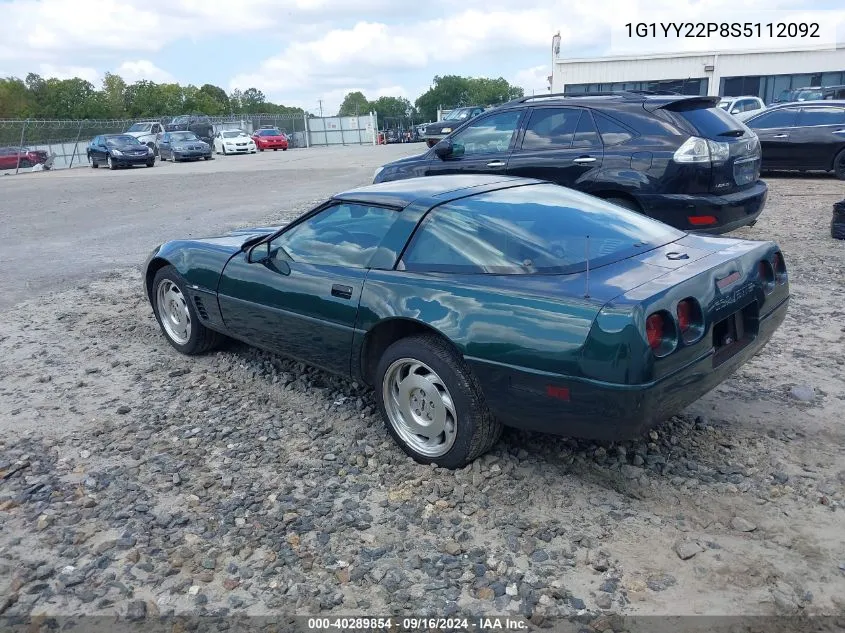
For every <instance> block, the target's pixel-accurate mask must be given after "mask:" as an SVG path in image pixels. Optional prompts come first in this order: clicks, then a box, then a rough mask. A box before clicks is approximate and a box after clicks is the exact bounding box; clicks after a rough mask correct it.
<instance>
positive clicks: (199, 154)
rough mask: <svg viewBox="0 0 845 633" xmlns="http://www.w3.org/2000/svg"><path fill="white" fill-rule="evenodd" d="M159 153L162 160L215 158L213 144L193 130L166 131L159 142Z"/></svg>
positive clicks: (177, 160)
mask: <svg viewBox="0 0 845 633" xmlns="http://www.w3.org/2000/svg"><path fill="white" fill-rule="evenodd" d="M158 154H159V156H161V160H167V159H172V160H173V162H174V163H176V162H179V161H180V160H200V159H205V160H213V159H214V154H213V151H212V149H211V145H209V144H208V143H206V142H205V141H203V140H202V139H200V137H198V136H197V135H196V134H194V133H193V132H184V131H183V132H165V133H164V134H163V135H162V137H161V139H160V140H159V142H158Z"/></svg>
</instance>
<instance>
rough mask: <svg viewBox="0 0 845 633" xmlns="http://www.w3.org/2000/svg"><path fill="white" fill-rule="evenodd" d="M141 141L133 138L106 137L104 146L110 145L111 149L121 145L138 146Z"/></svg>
mask: <svg viewBox="0 0 845 633" xmlns="http://www.w3.org/2000/svg"><path fill="white" fill-rule="evenodd" d="M140 144H141V141H139V140H138V139H137V138H135V137H134V136H128V135H127V136H107V137H106V145H110V146H111V147H120V146H121V145H140Z"/></svg>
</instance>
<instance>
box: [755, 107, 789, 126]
mask: <svg viewBox="0 0 845 633" xmlns="http://www.w3.org/2000/svg"><path fill="white" fill-rule="evenodd" d="M797 115H798V109H797V108H781V109H779V110H775V111H773V112H767V113H765V114H761V115H760V116H759V117H757V118H755V119H754V120H753V121H750V122H748V123H746V125H748V126H749V127H751V128H753V129H763V130H764V129H769V128H775V127H792V126H794V125H795V118H796V116H797Z"/></svg>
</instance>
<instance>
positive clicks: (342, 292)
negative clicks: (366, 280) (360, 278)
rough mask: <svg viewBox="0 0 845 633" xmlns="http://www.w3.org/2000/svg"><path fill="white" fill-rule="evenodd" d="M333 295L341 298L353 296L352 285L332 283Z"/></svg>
mask: <svg viewBox="0 0 845 633" xmlns="http://www.w3.org/2000/svg"><path fill="white" fill-rule="evenodd" d="M332 296H333V297H340V298H341V299H351V298H352V286H344V285H343V284H333V285H332Z"/></svg>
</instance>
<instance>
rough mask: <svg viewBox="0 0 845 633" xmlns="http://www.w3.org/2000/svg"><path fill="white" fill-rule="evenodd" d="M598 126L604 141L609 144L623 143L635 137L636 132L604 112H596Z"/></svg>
mask: <svg viewBox="0 0 845 633" xmlns="http://www.w3.org/2000/svg"><path fill="white" fill-rule="evenodd" d="M594 114H595V119H596V126H597V127H598V130H599V134H600V135H601V140H602V143H604V144H605V145H606V146H608V145H621V144H622V143H627V142H628V141H630V140H631V139H632V138H634V133H633V132H631V131H630V130H629V129H628V128H626V127H625V126H623V125H622V124H621V123H617V122H616V121H614V120H613V119H610V118H608V117H606V116H604V115H603V114H599V113H598V112H595V113H594Z"/></svg>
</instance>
